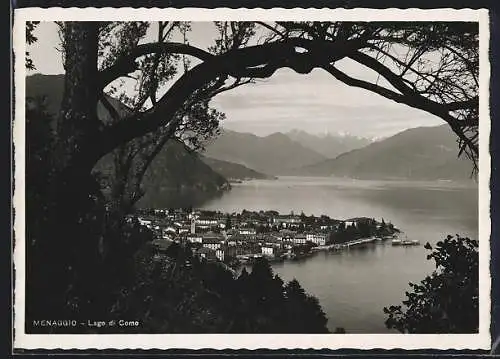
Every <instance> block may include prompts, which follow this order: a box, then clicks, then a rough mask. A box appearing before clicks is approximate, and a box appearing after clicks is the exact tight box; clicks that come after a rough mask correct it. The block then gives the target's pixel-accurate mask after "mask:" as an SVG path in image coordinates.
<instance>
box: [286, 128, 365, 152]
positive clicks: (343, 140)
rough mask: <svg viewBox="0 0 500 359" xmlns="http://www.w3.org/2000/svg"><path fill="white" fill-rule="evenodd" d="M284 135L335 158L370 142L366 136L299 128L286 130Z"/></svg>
mask: <svg viewBox="0 0 500 359" xmlns="http://www.w3.org/2000/svg"><path fill="white" fill-rule="evenodd" d="M286 135H287V136H288V137H290V138H291V139H292V140H294V141H295V142H298V143H300V144H301V145H302V146H304V147H306V148H310V149H311V150H313V151H315V152H317V153H319V154H321V155H323V156H325V157H327V158H335V157H337V156H338V155H340V154H342V153H345V152H349V151H352V150H355V149H357V148H361V147H365V146H367V145H369V144H370V143H371V142H372V141H371V140H370V139H368V138H361V137H356V136H350V135H345V136H340V135H332V134H327V135H324V136H320V135H313V134H310V133H308V132H305V131H301V130H292V131H289V132H287V133H286Z"/></svg>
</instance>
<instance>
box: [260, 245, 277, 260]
mask: <svg viewBox="0 0 500 359" xmlns="http://www.w3.org/2000/svg"><path fill="white" fill-rule="evenodd" d="M261 250H262V255H263V256H269V257H273V256H274V253H275V248H274V247H273V246H267V245H264V246H262V248H261Z"/></svg>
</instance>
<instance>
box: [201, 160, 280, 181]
mask: <svg viewBox="0 0 500 359" xmlns="http://www.w3.org/2000/svg"><path fill="white" fill-rule="evenodd" d="M200 159H201V160H202V161H203V162H205V163H206V164H207V165H209V166H210V167H211V168H212V169H213V170H214V171H215V172H217V173H219V174H220V175H222V176H223V177H224V178H226V179H228V180H229V181H235V180H240V181H245V180H249V179H274V178H275V177H274V176H270V175H267V174H264V173H261V172H258V171H255V170H253V169H251V168H248V167H245V166H243V165H240V164H237V163H233V162H228V161H222V160H216V159H215V158H210V157H206V156H200Z"/></svg>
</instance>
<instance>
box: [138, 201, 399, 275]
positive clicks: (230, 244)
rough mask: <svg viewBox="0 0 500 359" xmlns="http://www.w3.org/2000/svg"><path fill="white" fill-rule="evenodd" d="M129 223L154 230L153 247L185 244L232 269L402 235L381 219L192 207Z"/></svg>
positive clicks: (155, 212) (144, 214)
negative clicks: (238, 265) (256, 262)
mask: <svg viewBox="0 0 500 359" xmlns="http://www.w3.org/2000/svg"><path fill="white" fill-rule="evenodd" d="M128 220H129V221H133V220H136V221H138V222H139V224H141V225H143V226H146V227H147V228H149V229H150V230H152V231H153V233H154V235H155V239H154V241H153V244H155V245H156V246H157V247H159V248H161V249H165V248H168V246H169V245H170V244H172V243H174V242H175V243H178V244H181V245H189V247H190V248H191V249H192V251H193V253H194V254H195V255H198V256H199V257H201V258H205V259H206V260H209V261H221V262H224V263H226V264H230V265H231V266H234V265H235V264H241V263H245V262H251V261H252V260H253V259H255V258H259V257H265V258H267V259H268V260H269V261H282V260H285V259H299V258H303V257H306V256H308V255H311V254H312V253H313V252H314V251H318V250H340V249H343V248H349V247H351V246H353V245H359V244H364V243H367V242H372V241H375V240H384V239H389V238H396V236H397V233H399V232H400V231H399V230H398V229H397V228H396V227H394V225H393V224H392V223H390V222H388V223H386V222H385V221H384V219H382V220H381V221H380V222H378V221H376V220H375V219H373V218H367V217H360V218H352V219H349V220H338V219H333V218H330V217H328V216H326V215H321V216H319V217H317V216H314V215H310V216H307V215H305V214H304V213H301V214H295V213H293V212H291V213H290V214H286V215H285V214H280V213H278V212H276V211H258V212H256V211H247V210H243V211H242V212H241V213H222V212H218V211H207V210H192V209H141V210H138V211H137V212H136V214H135V215H130V216H129V218H128Z"/></svg>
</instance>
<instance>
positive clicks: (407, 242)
mask: <svg viewBox="0 0 500 359" xmlns="http://www.w3.org/2000/svg"><path fill="white" fill-rule="evenodd" d="M401 244H402V245H403V246H418V245H419V244H420V241H419V240H418V239H412V240H407V239H406V240H404V241H403V242H402V243H401Z"/></svg>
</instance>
